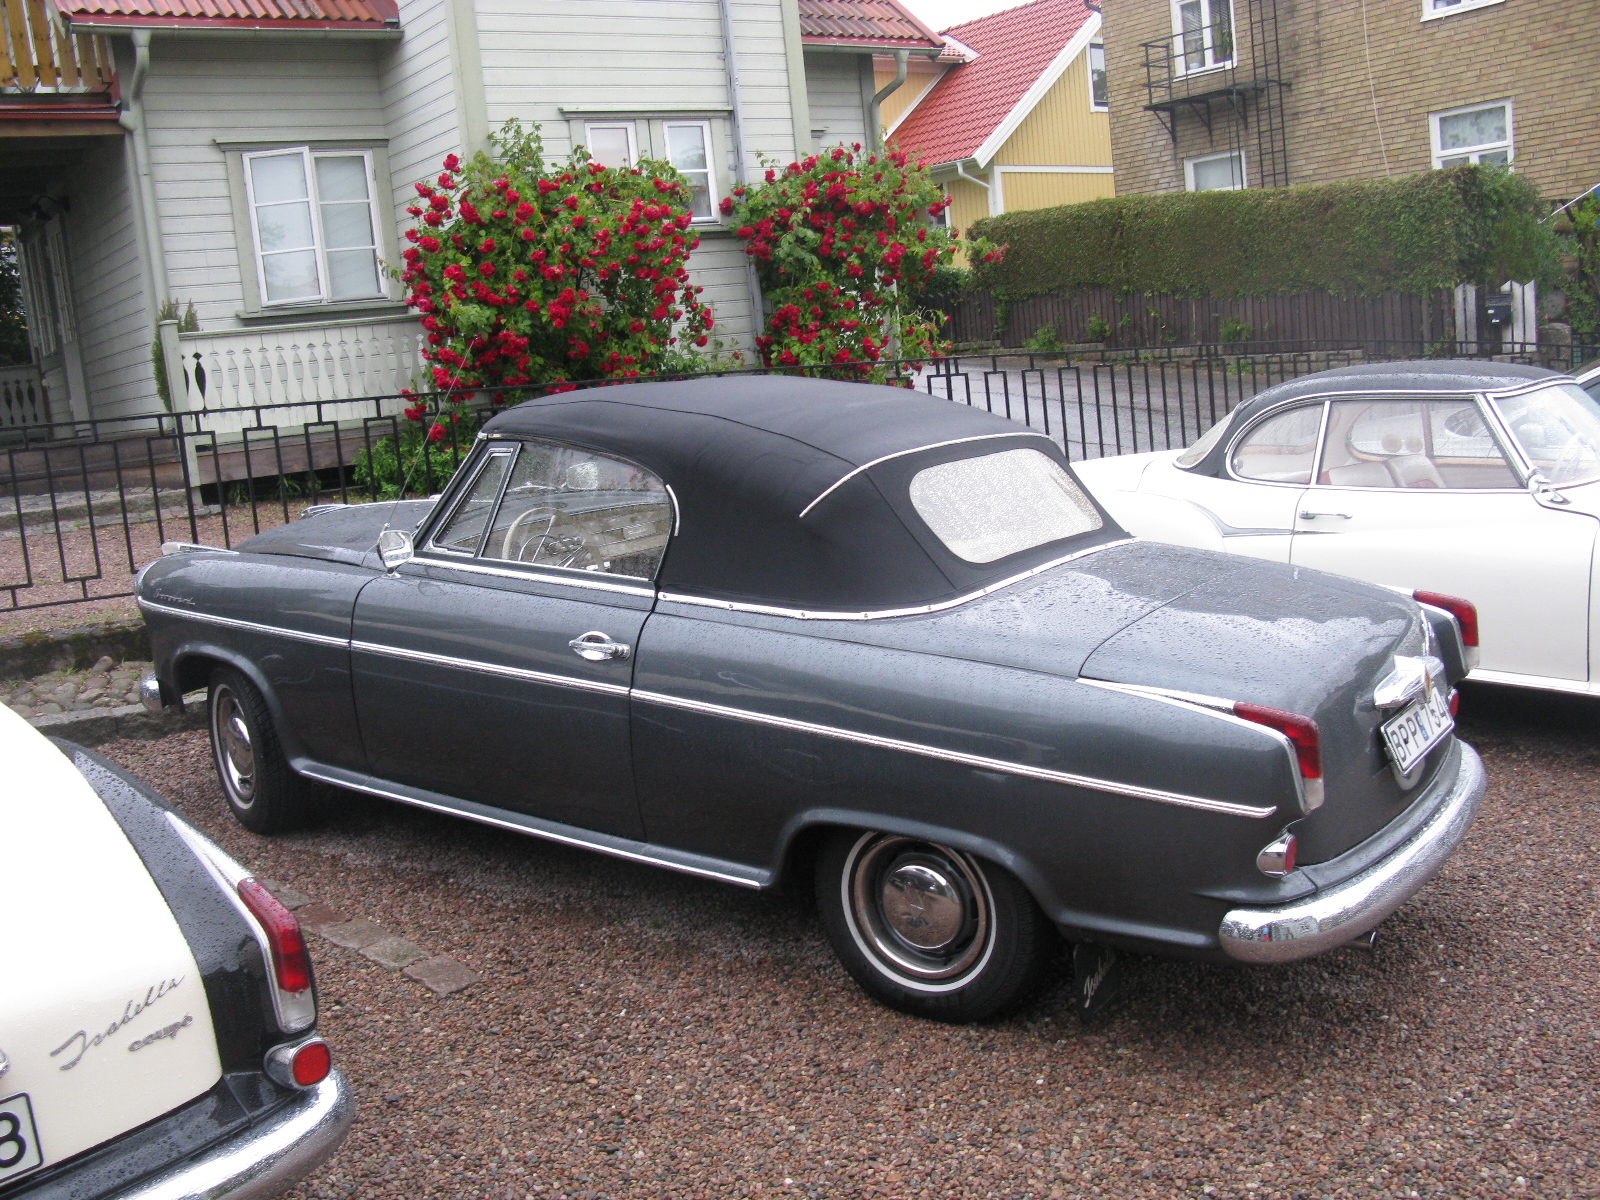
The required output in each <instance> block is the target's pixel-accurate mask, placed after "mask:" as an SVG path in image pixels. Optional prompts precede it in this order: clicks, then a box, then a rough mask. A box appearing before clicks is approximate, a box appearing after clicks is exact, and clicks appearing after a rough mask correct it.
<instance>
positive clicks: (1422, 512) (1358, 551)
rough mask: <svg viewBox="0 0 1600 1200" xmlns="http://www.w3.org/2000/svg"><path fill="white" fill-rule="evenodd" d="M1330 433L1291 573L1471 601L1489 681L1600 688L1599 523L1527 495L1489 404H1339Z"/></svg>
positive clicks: (1302, 517)
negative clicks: (1594, 654) (1594, 666)
mask: <svg viewBox="0 0 1600 1200" xmlns="http://www.w3.org/2000/svg"><path fill="white" fill-rule="evenodd" d="M1326 430H1327V431H1326V434H1325V437H1324V448H1323V454H1322V458H1321V462H1320V467H1319V472H1318V476H1317V482H1316V484H1314V485H1313V486H1312V487H1310V488H1309V489H1307V490H1306V492H1305V494H1304V496H1303V500H1302V504H1301V507H1300V511H1299V513H1298V514H1297V517H1296V521H1295V534H1294V541H1293V548H1292V550H1291V553H1290V559H1291V561H1292V562H1294V563H1296V564H1298V565H1304V566H1308V567H1317V568H1319V569H1321V570H1325V571H1336V572H1338V573H1340V574H1343V575H1354V576H1356V577H1357V578H1359V579H1367V580H1371V581H1372V582H1374V583H1382V584H1389V585H1393V586H1400V587H1405V588H1419V589H1423V590H1427V591H1434V592H1444V593H1447V594H1450V595H1455V596H1461V597H1463V598H1465V599H1467V600H1470V601H1472V602H1473V603H1474V604H1476V605H1477V606H1478V616H1479V628H1480V636H1481V638H1482V647H1481V662H1480V665H1481V667H1482V668H1483V669H1484V670H1487V671H1505V672H1511V673H1515V674H1519V675H1533V676H1540V677H1545V678H1553V679H1570V680H1585V679H1587V678H1588V671H1589V667H1588V640H1589V639H1588V610H1589V579H1590V566H1591V559H1592V557H1593V553H1594V542H1595V531H1596V528H1597V523H1596V521H1595V520H1594V519H1593V518H1592V517H1589V516H1587V515H1585V514H1583V513H1579V512H1572V511H1565V512H1564V511H1561V510H1560V509H1559V508H1558V507H1555V506H1548V505H1545V504H1541V503H1540V502H1539V501H1538V500H1537V499H1536V498H1535V497H1534V496H1533V495H1531V494H1530V493H1529V491H1528V490H1527V488H1525V487H1524V486H1523V485H1522V481H1521V479H1520V476H1519V475H1518V473H1517V472H1516V471H1515V470H1514V469H1513V467H1512V465H1511V463H1510V461H1509V459H1508V457H1507V455H1506V453H1505V450H1504V448H1503V447H1502V446H1501V444H1500V442H1499V440H1498V438H1497V437H1496V435H1495V433H1494V432H1493V429H1492V426H1491V425H1490V423H1488V422H1486V421H1485V419H1484V413H1483V411H1482V409H1481V408H1480V407H1479V402H1478V401H1477V400H1475V399H1472V398H1470V397H1460V398H1453V399H1428V400H1417V399H1399V398H1376V397H1367V398H1363V399H1354V400H1339V401H1335V402H1333V403H1331V404H1330V405H1329V413H1328V421H1327V427H1326Z"/></svg>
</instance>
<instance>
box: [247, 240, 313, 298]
mask: <svg viewBox="0 0 1600 1200" xmlns="http://www.w3.org/2000/svg"><path fill="white" fill-rule="evenodd" d="M261 273H262V275H263V276H264V277H265V280H266V285H267V299H268V300H269V301H270V302H272V303H277V302H279V301H281V300H306V299H313V300H314V299H316V298H317V297H318V296H319V295H320V294H321V291H322V289H321V288H320V287H318V286H317V255H316V251H314V250H290V251H288V252H287V253H285V254H263V255H262V256H261Z"/></svg>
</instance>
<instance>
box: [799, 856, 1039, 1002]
mask: <svg viewBox="0 0 1600 1200" xmlns="http://www.w3.org/2000/svg"><path fill="white" fill-rule="evenodd" d="M817 903H818V906H819V908H820V909H821V911H822V917H823V922H824V924H825V925H826V927H827V930H828V936H829V939H830V940H831V941H832V942H833V948H834V951H835V953H837V954H838V956H839V959H840V961H841V962H842V963H843V964H844V967H845V969H846V970H847V971H849V972H850V975H851V977H852V978H854V979H855V981H856V982H857V983H859V984H860V985H861V986H862V988H863V989H865V990H866V991H867V992H868V993H869V994H870V995H872V996H873V997H875V998H876V999H878V1000H880V1001H882V1002H883V1003H884V1004H887V1005H889V1006H890V1007H891V1008H897V1009H900V1010H901V1011H902V1012H909V1013H913V1014H915V1015H917V1016H923V1017H932V1018H934V1019H936V1020H941V1021H983V1020H987V1019H989V1018H991V1017H995V1016H999V1015H1000V1014H1001V1013H1004V1012H1006V1011H1008V1010H1009V1009H1011V1008H1014V1007H1016V1006H1017V1005H1018V1004H1020V1003H1021V1002H1022V1001H1024V1000H1026V999H1027V998H1028V996H1029V995H1030V994H1031V993H1032V992H1033V991H1034V989H1035V988H1036V987H1037V986H1038V984H1039V981H1040V980H1041V979H1042V978H1043V975H1044V971H1045V969H1046V968H1047V966H1048V965H1049V961H1050V957H1051V953H1052V951H1053V949H1054V948H1055V946H1056V944H1057V942H1058V938H1057V935H1056V931H1055V929H1054V927H1053V926H1051V924H1050V922H1049V921H1048V920H1046V918H1045V915H1044V914H1043V913H1042V912H1040V911H1039V906H1038V905H1037V904H1036V903H1035V902H1034V899H1033V897H1032V896H1031V895H1030V894H1029V893H1028V890H1027V889H1026V888H1025V887H1023V886H1022V884H1021V883H1020V882H1018V880H1017V879H1016V878H1015V877H1014V876H1012V875H1011V874H1010V873H1008V872H1006V871H1004V870H1002V869H1001V868H999V867H997V866H995V865H994V864H992V863H987V862H984V861H983V860H982V859H979V858H976V857H975V856H973V855H971V854H968V853H966V852H965V851H962V850H957V849H954V848H953V847H950V846H944V845H940V844H939V843H937V842H928V841H922V840H920V839H917V838H910V837H902V836H900V835H898V834H888V833H862V832H860V831H859V830H841V831H840V832H839V833H838V834H836V835H835V836H834V837H833V838H831V839H830V840H829V842H828V844H827V845H826V847H824V849H823V851H822V854H821V855H820V856H819V857H818V860H817Z"/></svg>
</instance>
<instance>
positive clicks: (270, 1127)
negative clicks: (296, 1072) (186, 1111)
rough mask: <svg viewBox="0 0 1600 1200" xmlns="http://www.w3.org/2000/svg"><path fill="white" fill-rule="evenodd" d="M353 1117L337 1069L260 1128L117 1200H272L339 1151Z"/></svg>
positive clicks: (352, 1104) (254, 1127) (351, 1102)
mask: <svg viewBox="0 0 1600 1200" xmlns="http://www.w3.org/2000/svg"><path fill="white" fill-rule="evenodd" d="M355 1115H356V1106H355V1101H354V1100H353V1099H352V1098H351V1095H350V1088H349V1085H347V1084H346V1083H345V1081H344V1076H342V1075H340V1074H339V1072H337V1071H335V1072H333V1073H332V1074H331V1075H329V1076H328V1077H327V1078H326V1079H324V1080H323V1081H322V1082H321V1083H319V1084H318V1085H317V1086H316V1087H314V1088H308V1089H307V1090H306V1091H305V1092H303V1093H301V1095H300V1096H298V1097H296V1098H295V1099H294V1100H292V1101H290V1102H289V1103H287V1104H284V1105H283V1106H281V1107H280V1108H277V1109H275V1110H274V1111H273V1112H272V1114H271V1115H270V1116H268V1117H267V1118H265V1119H264V1120H262V1121H261V1122H260V1123H259V1124H255V1125H252V1126H251V1127H250V1128H248V1129H247V1130H245V1131H244V1132H242V1133H240V1134H239V1135H237V1136H235V1137H232V1138H229V1139H227V1140H226V1141H223V1142H221V1143H219V1144H218V1145H215V1146H213V1147H211V1148H210V1149H208V1150H206V1151H204V1152H203V1153H201V1154H199V1155H197V1156H195V1157H194V1158H191V1159H189V1160H188V1161H187V1162H183V1163H179V1164H177V1165H176V1166H173V1167H169V1168H168V1169H167V1170H165V1171H163V1172H161V1173H160V1174H159V1175H155V1176H153V1177H151V1178H149V1179H146V1180H145V1181H144V1182H142V1183H140V1184H138V1185H136V1186H134V1187H132V1188H130V1189H128V1190H127V1191H124V1192H117V1193H115V1200H269V1198H270V1197H273V1196H279V1195H282V1194H283V1193H284V1192H285V1191H287V1190H288V1189H289V1188H290V1187H292V1186H293V1185H294V1184H295V1183H296V1182H298V1181H299V1180H300V1179H301V1178H303V1177H304V1176H305V1175H307V1174H308V1173H309V1172H310V1171H311V1170H312V1169H313V1168H315V1167H317V1166H319V1165H320V1164H321V1163H322V1162H323V1161H324V1160H325V1159H327V1158H328V1156H329V1155H331V1154H332V1153H333V1152H334V1151H335V1150H337V1149H338V1148H339V1144H340V1143H341V1142H343V1141H344V1137H345V1134H346V1133H348V1132H349V1130H350V1122H351V1121H352V1120H353V1119H354V1118H355Z"/></svg>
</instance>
